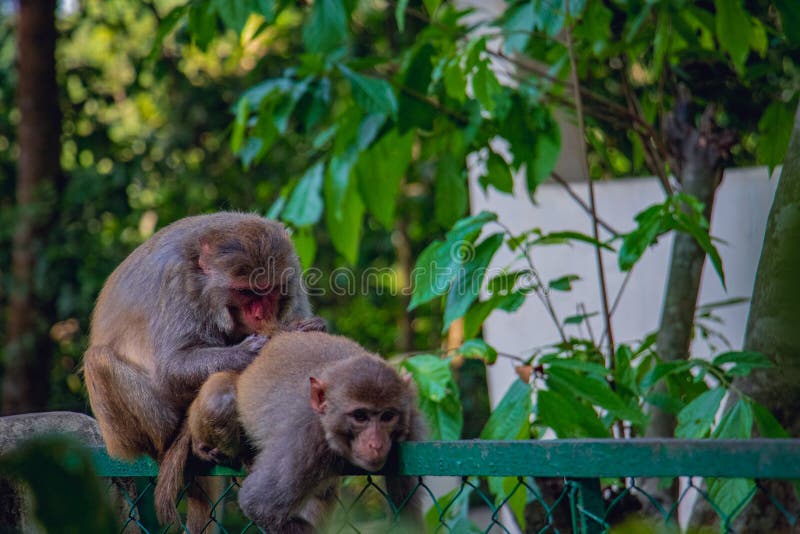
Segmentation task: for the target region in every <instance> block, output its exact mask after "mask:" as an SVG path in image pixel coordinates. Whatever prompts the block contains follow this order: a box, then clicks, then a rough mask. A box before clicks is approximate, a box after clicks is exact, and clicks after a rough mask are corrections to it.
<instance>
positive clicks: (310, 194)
mask: <svg viewBox="0 0 800 534" xmlns="http://www.w3.org/2000/svg"><path fill="white" fill-rule="evenodd" d="M324 174H325V167H324V165H323V164H322V163H317V164H316V165H314V166H313V167H311V168H310V169H308V170H307V171H306V173H305V174H304V175H303V177H302V178H301V179H300V182H299V183H298V184H297V187H295V188H294V191H292V196H291V197H289V202H287V204H286V208H284V210H283V213H282V214H281V218H282V219H283V220H284V221H288V222H290V223H292V224H293V225H294V226H296V227H302V226H311V225H312V224H316V222H317V221H319V219H320V217H321V216H322V180H323V176H324Z"/></svg>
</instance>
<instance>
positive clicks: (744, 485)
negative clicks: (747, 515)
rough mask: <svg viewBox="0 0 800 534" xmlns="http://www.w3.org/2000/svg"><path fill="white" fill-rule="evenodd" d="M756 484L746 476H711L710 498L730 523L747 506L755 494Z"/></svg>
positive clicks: (709, 482) (709, 480) (709, 483)
mask: <svg viewBox="0 0 800 534" xmlns="http://www.w3.org/2000/svg"><path fill="white" fill-rule="evenodd" d="M755 492H756V486H755V483H754V482H753V481H752V480H747V479H744V478H709V479H708V498H709V499H710V500H711V502H713V503H714V504H715V505H716V506H717V508H718V509H719V511H720V513H722V514H723V517H725V518H726V520H727V522H728V524H733V520H734V519H735V518H736V516H738V515H739V513H740V512H741V511H742V510H743V509H744V508H745V507H746V506H747V503H749V502H750V500H751V499H752V498H753V495H755Z"/></svg>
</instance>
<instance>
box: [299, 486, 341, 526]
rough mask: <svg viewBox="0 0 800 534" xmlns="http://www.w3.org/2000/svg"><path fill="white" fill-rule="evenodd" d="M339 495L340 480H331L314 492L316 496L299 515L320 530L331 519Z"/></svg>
mask: <svg viewBox="0 0 800 534" xmlns="http://www.w3.org/2000/svg"><path fill="white" fill-rule="evenodd" d="M338 493H339V480H338V479H337V478H334V479H331V481H330V482H328V483H324V484H323V485H322V486H321V487H319V488H318V489H317V491H315V492H314V495H313V496H312V497H311V498H310V499H308V501H306V503H305V504H304V505H303V510H302V512H301V513H300V514H299V515H300V516H301V517H302V518H303V519H305V520H306V521H308V522H309V523H310V524H311V525H313V526H314V528H315V529H317V530H319V529H320V527H321V526H322V525H324V524H325V521H326V520H327V519H328V517H330V515H331V511H332V510H333V507H334V505H335V504H336V495H337V494H338Z"/></svg>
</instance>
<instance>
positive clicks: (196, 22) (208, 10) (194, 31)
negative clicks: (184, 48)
mask: <svg viewBox="0 0 800 534" xmlns="http://www.w3.org/2000/svg"><path fill="white" fill-rule="evenodd" d="M186 5H187V6H189V17H188V18H189V21H188V25H187V29H188V30H189V33H190V34H191V36H192V42H193V43H194V44H195V45H196V46H197V47H198V48H199V49H200V50H202V51H204V52H205V51H206V50H207V49H208V45H210V44H211V41H213V40H214V37H216V36H217V34H218V32H217V11H216V9H214V6H213V5H212V4H211V3H210V2H190V3H189V4H186ZM184 7H185V6H184ZM165 20H166V19H165Z"/></svg>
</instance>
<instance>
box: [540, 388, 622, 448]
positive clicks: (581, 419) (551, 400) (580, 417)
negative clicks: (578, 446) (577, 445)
mask: <svg viewBox="0 0 800 534" xmlns="http://www.w3.org/2000/svg"><path fill="white" fill-rule="evenodd" d="M536 424H538V425H543V426H547V427H550V428H552V429H553V432H555V433H556V436H558V437H559V438H609V437H611V433H610V432H609V430H608V428H607V427H606V425H604V424H603V422H602V421H600V418H599V417H598V416H597V412H595V410H594V408H592V407H591V406H588V405H586V404H584V403H583V402H579V401H575V399H572V398H567V397H566V396H564V395H562V394H561V393H558V392H556V391H553V390H543V391H539V392H538V393H537V394H536Z"/></svg>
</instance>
